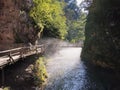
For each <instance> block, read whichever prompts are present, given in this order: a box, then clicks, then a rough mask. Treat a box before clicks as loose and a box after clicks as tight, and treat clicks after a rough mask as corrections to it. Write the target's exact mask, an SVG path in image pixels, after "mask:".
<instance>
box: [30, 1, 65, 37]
mask: <svg viewBox="0 0 120 90" xmlns="http://www.w3.org/2000/svg"><path fill="white" fill-rule="evenodd" d="M63 6H64V3H63V2H59V1H58V0H34V7H33V8H32V10H31V11H30V16H31V17H32V18H33V19H34V21H35V23H36V24H37V26H39V28H41V27H43V28H42V29H41V32H42V30H43V35H44V36H46V34H47V35H50V36H53V37H56V36H57V37H59V38H62V39H64V37H65V35H66V34H67V32H66V29H67V26H66V18H65V16H64V12H63V10H62V9H63V8H62V7H63ZM51 32H52V33H51Z"/></svg>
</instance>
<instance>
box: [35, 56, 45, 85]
mask: <svg viewBox="0 0 120 90" xmlns="http://www.w3.org/2000/svg"><path fill="white" fill-rule="evenodd" d="M43 59H44V58H43V57H40V58H39V59H38V60H37V61H36V62H35V65H34V67H33V77H34V82H35V85H37V86H40V85H42V84H43V83H44V82H45V80H46V78H47V72H46V68H45V64H44V61H43Z"/></svg>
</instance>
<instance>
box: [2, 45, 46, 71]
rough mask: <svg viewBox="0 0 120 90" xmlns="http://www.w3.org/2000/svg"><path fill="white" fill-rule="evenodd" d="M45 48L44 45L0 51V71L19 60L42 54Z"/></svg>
mask: <svg viewBox="0 0 120 90" xmlns="http://www.w3.org/2000/svg"><path fill="white" fill-rule="evenodd" d="M44 51H45V46H44V45H36V46H27V47H26V46H25V47H18V48H14V49H9V50H5V51H0V69H2V68H3V67H5V66H6V65H9V64H13V63H15V62H16V61H18V60H20V59H21V58H25V57H27V56H30V55H34V54H40V53H44Z"/></svg>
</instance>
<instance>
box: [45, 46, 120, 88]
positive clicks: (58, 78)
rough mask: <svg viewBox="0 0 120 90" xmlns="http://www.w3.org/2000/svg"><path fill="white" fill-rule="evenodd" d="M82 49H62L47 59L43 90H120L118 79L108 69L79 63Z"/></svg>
mask: <svg viewBox="0 0 120 90" xmlns="http://www.w3.org/2000/svg"><path fill="white" fill-rule="evenodd" d="M81 50H82V48H62V49H61V50H59V51H57V52H56V53H55V54H54V55H51V56H49V57H48V59H47V65H46V66H47V72H48V82H47V85H46V87H45V90H120V87H119V86H120V84H119V81H120V79H118V78H116V76H115V72H114V71H112V70H109V69H106V70H105V69H100V68H96V67H94V66H90V65H87V64H86V63H85V62H83V61H84V60H83V61H81V59H80V54H81Z"/></svg>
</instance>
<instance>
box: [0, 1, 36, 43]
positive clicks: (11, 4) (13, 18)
mask: <svg viewBox="0 0 120 90" xmlns="http://www.w3.org/2000/svg"><path fill="white" fill-rule="evenodd" d="M32 5H33V2H32V0H0V44H12V43H28V42H31V43H33V42H35V40H36V39H37V32H36V31H35V30H34V27H33V25H32V24H31V23H32V22H31V21H32V20H31V18H30V17H29V11H30V9H31V7H32Z"/></svg>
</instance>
